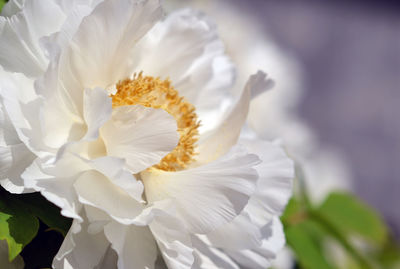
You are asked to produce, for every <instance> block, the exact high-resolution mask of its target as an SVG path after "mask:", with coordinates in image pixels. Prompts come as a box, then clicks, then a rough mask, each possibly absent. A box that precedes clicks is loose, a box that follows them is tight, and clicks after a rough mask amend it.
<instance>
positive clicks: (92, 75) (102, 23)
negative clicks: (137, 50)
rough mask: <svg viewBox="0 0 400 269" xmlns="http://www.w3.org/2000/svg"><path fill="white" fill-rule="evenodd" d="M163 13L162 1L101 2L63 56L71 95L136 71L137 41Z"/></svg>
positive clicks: (63, 77)
mask: <svg viewBox="0 0 400 269" xmlns="http://www.w3.org/2000/svg"><path fill="white" fill-rule="evenodd" d="M161 15H162V10H161V6H160V3H159V1H158V0H149V1H138V0H132V1H125V0H107V1H104V2H102V3H100V4H98V5H97V6H96V7H95V9H94V10H93V12H92V13H91V14H90V15H89V16H87V17H85V18H84V19H83V20H82V23H81V25H80V26H79V29H78V31H77V32H76V34H75V35H74V37H73V38H72V40H71V42H70V46H69V47H68V48H67V50H66V51H64V52H63V53H62V55H61V59H60V69H61V71H60V75H61V80H62V81H63V82H64V84H65V85H66V89H67V90H68V91H70V94H71V95H75V93H74V91H81V90H82V89H84V88H95V87H101V88H104V89H106V88H108V87H109V86H111V85H114V84H115V83H117V82H118V81H119V80H122V79H124V78H127V77H129V76H130V75H131V73H132V72H133V69H132V67H131V65H132V64H133V63H132V61H131V60H130V59H129V57H130V55H131V53H132V50H134V47H135V44H136V43H137V42H138V40H139V39H140V38H142V36H143V35H144V34H146V32H147V31H148V30H149V29H150V28H151V27H152V26H153V25H154V23H155V22H156V21H157V20H158V19H160V18H161ZM99 29H101V31H99ZM93 44H95V46H93ZM88 71H89V72H88Z"/></svg>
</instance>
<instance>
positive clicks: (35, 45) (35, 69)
mask: <svg viewBox="0 0 400 269" xmlns="http://www.w3.org/2000/svg"><path fill="white" fill-rule="evenodd" d="M10 7H11V6H10ZM16 11H17V10H15V9H13V10H9V13H10V14H9V15H11V13H13V12H16ZM64 19H65V15H64V13H63V12H62V10H61V9H60V7H59V6H58V5H57V4H56V3H55V1H51V0H30V1H26V3H25V4H24V6H23V8H22V10H21V11H20V12H17V13H16V14H15V15H12V16H11V17H9V18H8V17H0V61H1V64H2V66H3V67H4V68H5V69H6V70H8V71H12V72H19V73H23V74H25V75H27V76H31V77H35V76H39V75H41V74H42V73H43V72H44V71H45V69H46V67H47V62H48V61H47V59H46V58H45V56H44V54H43V51H42V49H41V47H40V44H39V40H40V38H41V37H44V36H47V35H50V34H52V33H54V32H56V31H57V30H58V29H59V28H60V27H61V25H62V23H63V22H64Z"/></svg>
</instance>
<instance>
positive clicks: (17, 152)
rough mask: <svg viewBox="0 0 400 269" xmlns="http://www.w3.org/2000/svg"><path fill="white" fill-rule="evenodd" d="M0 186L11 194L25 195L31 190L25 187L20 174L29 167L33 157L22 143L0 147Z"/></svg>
mask: <svg viewBox="0 0 400 269" xmlns="http://www.w3.org/2000/svg"><path fill="white" fill-rule="evenodd" d="M0 158H1V160H0V171H1V173H0V184H1V186H2V187H3V188H5V189H6V190H8V191H9V192H11V193H26V192H32V191H33V190H32V189H30V188H27V187H26V186H25V183H24V180H23V179H22V178H21V175H22V173H23V172H24V171H25V169H26V168H27V167H29V166H30V165H31V164H32V162H33V160H34V159H35V158H36V157H35V155H33V154H32V152H31V151H29V150H28V149H27V148H26V146H25V145H24V144H23V143H20V144H17V145H12V146H9V147H0Z"/></svg>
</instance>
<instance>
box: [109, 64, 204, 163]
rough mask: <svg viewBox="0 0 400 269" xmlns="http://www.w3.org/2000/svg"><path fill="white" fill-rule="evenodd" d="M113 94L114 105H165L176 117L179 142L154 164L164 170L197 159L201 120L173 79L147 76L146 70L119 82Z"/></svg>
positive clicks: (161, 106) (157, 106)
mask: <svg viewBox="0 0 400 269" xmlns="http://www.w3.org/2000/svg"><path fill="white" fill-rule="evenodd" d="M116 89H117V91H116V93H115V94H114V95H113V96H112V106H113V108H116V107H119V106H126V105H142V106H145V107H151V108H158V109H163V110H165V111H166V112H168V113H169V114H170V115H172V116H173V117H174V119H175V120H176V122H177V126H178V133H179V142H178V145H177V146H176V147H175V149H173V150H172V151H171V152H170V153H169V154H168V155H166V156H165V157H164V158H163V159H162V160H161V162H160V163H159V164H157V165H155V166H154V168H157V169H161V170H164V171H179V170H182V169H184V168H185V167H187V165H189V164H190V163H192V162H193V161H194V157H195V155H196V152H195V146H196V142H197V140H198V134H199V133H198V127H199V126H200V123H199V121H198V118H197V115H196V113H195V107H194V106H193V105H192V104H190V103H189V102H187V101H186V100H185V99H184V98H183V97H181V96H179V94H178V91H177V90H175V89H174V87H173V86H172V85H171V81H170V80H169V79H166V80H161V79H160V78H155V77H151V76H144V75H143V73H142V72H140V73H139V74H135V75H134V76H133V79H125V80H123V81H120V82H118V84H117V85H116Z"/></svg>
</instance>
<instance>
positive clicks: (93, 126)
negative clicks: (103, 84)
mask: <svg viewBox="0 0 400 269" xmlns="http://www.w3.org/2000/svg"><path fill="white" fill-rule="evenodd" d="M83 102H84V108H83V109H84V110H83V116H84V119H85V121H86V125H87V133H86V135H85V137H84V139H88V140H95V139H97V138H98V136H99V129H100V127H101V126H102V125H103V124H104V123H106V122H107V121H108V120H109V119H110V118H111V111H112V105H111V98H110V97H109V96H108V93H107V91H106V90H103V89H101V88H95V89H86V90H85V93H84V100H83Z"/></svg>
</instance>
